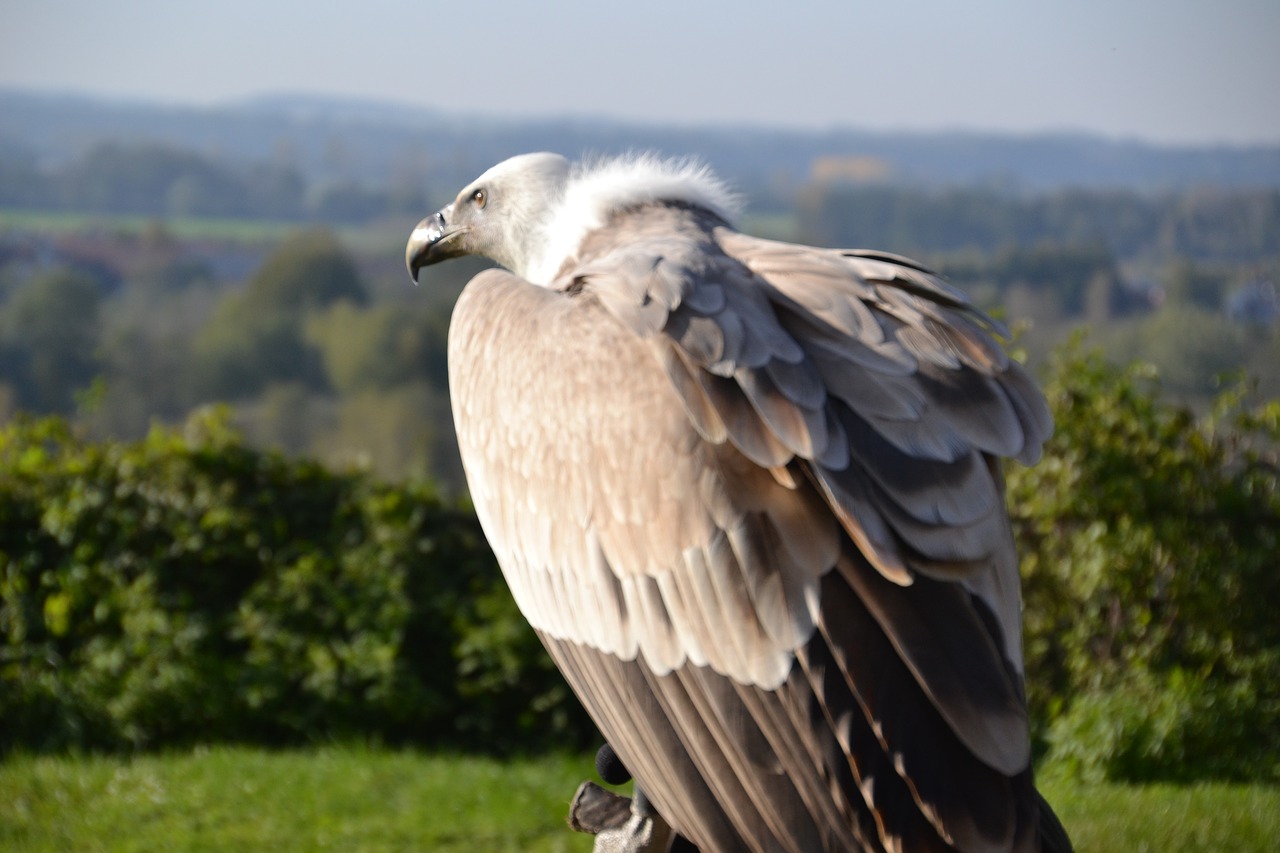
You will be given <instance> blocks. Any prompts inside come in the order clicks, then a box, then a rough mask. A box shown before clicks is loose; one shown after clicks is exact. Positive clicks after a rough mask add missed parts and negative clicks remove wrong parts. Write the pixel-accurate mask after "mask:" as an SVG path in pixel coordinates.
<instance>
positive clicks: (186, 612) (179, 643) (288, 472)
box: [0, 412, 591, 750]
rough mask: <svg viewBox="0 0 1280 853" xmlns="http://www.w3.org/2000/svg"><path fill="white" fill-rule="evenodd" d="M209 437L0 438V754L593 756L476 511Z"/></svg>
mask: <svg viewBox="0 0 1280 853" xmlns="http://www.w3.org/2000/svg"><path fill="white" fill-rule="evenodd" d="M225 424H226V419H225V417H224V416H222V415H219V414H216V413H210V412H206V413H204V414H202V415H200V416H198V417H197V418H196V419H194V420H193V421H192V422H191V423H189V424H188V425H187V427H186V428H185V430H183V431H181V432H173V431H165V430H156V431H154V432H153V433H152V434H151V435H150V436H149V437H148V438H147V439H146V440H144V441H141V442H137V443H105V444H95V443H90V442H86V441H83V440H81V439H80V438H78V437H77V436H76V435H75V433H74V432H73V431H72V430H71V429H70V428H69V427H68V425H67V424H66V423H65V422H64V421H61V420H57V419H46V420H38V421H18V422H16V423H13V424H10V425H9V426H8V427H6V428H5V429H4V430H3V431H0V631H2V632H3V639H4V642H3V645H2V646H0V750H7V749H12V748H15V747H21V748H24V749H59V748H66V747H80V748H120V747H152V746H160V745H169V744H175V743H183V742H193V741H244V742H257V743H272V744H274V743H289V742H297V741H300V740H305V739H316V738H329V737H344V736H353V735H354V736H361V737H373V738H379V739H383V740H386V741H388V742H413V743H420V744H428V745H434V746H446V747H456V748H473V747H483V748H487V749H507V748H513V747H519V748H537V747H538V746H542V745H549V744H553V743H555V744H564V743H565V742H566V741H568V742H571V743H577V742H582V741H583V740H584V739H586V738H587V737H589V735H590V731H591V730H590V727H589V725H588V724H587V723H586V721H585V718H584V717H583V716H582V714H581V713H580V712H578V711H577V710H576V705H575V704H574V703H573V702H572V700H571V697H570V696H569V693H568V691H567V689H566V688H565V687H564V685H563V682H561V680H560V678H559V676H558V675H557V674H556V673H555V672H554V670H553V668H552V667H551V665H550V664H549V663H548V662H547V661H546V658H545V656H543V655H541V654H540V647H539V645H538V642H537V640H536V638H535V637H534V636H533V634H532V632H531V631H530V630H529V629H528V628H527V627H526V626H525V625H524V623H523V620H521V619H520V618H519V615H518V614H517V613H516V611H515V606H514V604H513V603H512V602H511V600H510V596H509V595H508V594H507V593H506V589H505V586H504V585H503V583H502V581H501V577H500V575H499V573H498V570H497V567H496V564H495V563H494V561H493V558H492V555H491V554H490V552H489V550H488V548H487V546H486V545H485V543H484V540H483V536H482V534H481V532H480V530H479V527H478V525H477V523H476V521H475V517H474V515H473V514H471V513H470V512H469V511H466V510H464V509H460V508H457V507H452V506H448V505H446V504H445V503H443V502H442V501H441V500H440V499H439V498H438V497H437V495H436V494H435V493H434V492H433V490H432V489H431V488H430V487H428V486H426V485H423V484H409V485H405V486H390V485H385V484H380V483H376V482H374V481H372V480H371V479H370V478H369V477H367V476H365V475H362V474H356V473H342V474H338V473H332V472H330V471H327V470H325V469H323V468H321V467H320V466H318V465H316V464H314V463H312V462H307V461H293V460H289V459H286V458H284V457H282V456H280V455H278V454H275V453H263V452H259V451H256V450H252V449H250V448H248V447H246V446H244V445H243V444H242V443H241V442H240V440H239V439H238V438H237V437H236V436H235V435H233V434H232V433H231V432H230V431H229V430H228V429H227V427H226V425H225Z"/></svg>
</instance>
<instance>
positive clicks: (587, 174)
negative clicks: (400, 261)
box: [405, 153, 740, 285]
mask: <svg viewBox="0 0 1280 853" xmlns="http://www.w3.org/2000/svg"><path fill="white" fill-rule="evenodd" d="M661 201H674V202H682V203H685V204H690V205H694V206H697V207H700V208H702V209H704V210H707V211H710V212H712V213H715V214H716V215H717V216H719V217H720V218H721V219H723V220H725V221H726V222H730V221H732V219H733V216H734V214H735V213H736V212H737V209H738V207H739V204H740V200H739V199H738V197H737V196H736V195H735V194H734V193H733V192H732V191H730V190H729V189H728V188H727V187H726V186H725V185H724V183H722V182H721V181H720V180H719V179H718V178H716V176H715V175H713V174H712V173H711V171H710V170H709V169H708V168H707V167H706V166H703V165H702V164H700V163H699V162H697V161H696V160H689V159H676V160H665V159H662V158H660V157H657V156H654V155H652V154H630V155H626V156H623V157H616V158H611V159H601V160H596V161H593V162H590V163H580V164H570V162H569V161H568V160H566V159H565V158H564V157H561V156H560V155H559V154H547V153H540V154H521V155H520V156H518V157H512V158H511V159H509V160H504V161H503V162H501V163H499V164H498V165H496V166H494V167H493V168H492V169H490V170H489V171H487V172H485V173H484V174H483V175H481V176H480V177H478V178H476V179H475V180H474V181H472V182H471V183H470V184H468V185H467V186H466V188H465V189H463V190H462V192H460V193H458V197H457V198H455V199H454V200H453V203H452V204H450V205H448V206H446V207H444V208H443V209H441V210H440V211H439V212H438V213H435V214H433V215H431V216H428V217H427V218H426V219H424V220H422V221H421V222H419V223H418V226H417V227H416V228H414V229H413V234H412V235H410V237H409V245H408V246H407V247H406V249H405V263H406V264H407V265H408V267H409V274H410V275H411V276H413V280H414V281H417V280H418V271H419V270H421V269H422V268H423V267H425V266H429V265H431V264H434V263H438V262H440V261H443V260H447V259H449V258H456V257H459V256H460V255H480V256H482V257H486V258H489V259H490V260H494V261H497V262H498V263H500V264H502V265H503V266H504V267H506V268H507V269H509V270H511V271H512V272H513V273H515V274H516V275H519V276H521V277H523V278H525V279H527V280H528V281H530V282H532V283H534V284H543V285H545V284H549V283H550V282H551V280H552V279H553V278H554V277H555V275H556V273H557V271H558V270H560V269H561V268H562V266H563V264H564V263H565V261H567V260H569V259H570V258H572V257H573V256H574V255H575V253H576V251H577V249H578V246H579V244H580V243H581V241H582V238H583V237H584V236H585V235H586V234H587V233H588V232H590V231H591V230H592V229H593V228H597V227H599V226H600V225H602V224H603V223H604V222H605V221H606V220H607V219H608V217H609V215H610V214H611V213H612V212H614V211H617V210H621V209H624V208H627V207H632V206H636V205H642V204H645V203H648V202H661Z"/></svg>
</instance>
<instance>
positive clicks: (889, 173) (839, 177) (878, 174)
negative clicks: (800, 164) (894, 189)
mask: <svg viewBox="0 0 1280 853" xmlns="http://www.w3.org/2000/svg"><path fill="white" fill-rule="evenodd" d="M809 177H810V178H811V179H812V180H813V182H814V183H816V184H879V183H884V182H885V181H888V180H889V179H890V178H891V177H893V164H891V163H890V162H889V161H888V160H884V159H881V158H879V157H869V156H866V155H860V154H851V155H847V156H834V155H828V156H824V157H815V158H814V160H813V163H812V165H811V166H810V167H809Z"/></svg>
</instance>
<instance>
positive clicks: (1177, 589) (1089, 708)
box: [1008, 346, 1280, 782]
mask: <svg viewBox="0 0 1280 853" xmlns="http://www.w3.org/2000/svg"><path fill="white" fill-rule="evenodd" d="M1045 391H1046V394H1047V396H1048V399H1049V403H1050V406H1051V408H1052V409H1053V412H1054V417H1055V420H1056V431H1055V433H1054V436H1053V438H1052V439H1051V440H1050V442H1049V443H1048V445H1047V446H1046V448H1045V457H1044V459H1043V460H1042V461H1041V462H1040V464H1038V465H1036V466H1035V467H1033V468H1021V467H1017V466H1015V467H1013V468H1012V469H1011V470H1010V472H1009V478H1008V480H1009V507H1010V512H1011V515H1012V517H1013V521H1014V530H1015V534H1016V536H1017V539H1018V547H1019V553H1020V555H1021V558H1022V571H1023V576H1024V591H1025V605H1026V606H1025V621H1026V636H1025V647H1026V652H1027V672H1028V694H1029V700H1030V702H1031V711H1032V718H1033V719H1034V720H1036V721H1037V723H1038V726H1039V728H1038V731H1037V739H1038V741H1039V746H1040V747H1041V749H1042V750H1046V751H1047V756H1048V758H1049V760H1050V762H1051V763H1054V764H1057V765H1058V766H1059V768H1060V769H1065V770H1068V771H1071V772H1073V773H1076V774H1078V775H1081V776H1084V777H1086V778H1092V779H1101V778H1110V779H1115V780H1124V781H1147V780H1153V779H1180V780H1185V779H1191V778H1207V777H1214V778H1234V779H1261V780H1266V781H1273V782H1274V781H1280V726H1278V725H1277V721H1278V720H1280V610H1277V606H1278V602H1280V467H1278V466H1277V461H1278V459H1277V449H1278V448H1280V401H1270V402H1262V403H1254V404H1248V403H1247V399H1248V394H1247V393H1246V391H1247V388H1246V387H1245V386H1244V385H1243V384H1242V383H1229V384H1227V386H1226V387H1225V388H1224V390H1223V391H1222V393H1221V394H1220V395H1219V397H1218V399H1217V400H1216V401H1215V405H1214V409H1213V411H1212V412H1211V413H1210V414H1209V415H1207V416H1204V417H1199V416H1197V415H1196V414H1195V413H1193V412H1192V411H1190V410H1188V409H1186V408H1184V407H1181V406H1177V405H1173V404H1170V403H1169V402H1167V401H1166V400H1165V399H1164V398H1163V396H1162V395H1161V392H1160V386H1159V381H1158V377H1157V376H1156V375H1155V372H1154V371H1153V370H1152V369H1151V368H1149V367H1145V366H1142V365H1133V366H1130V367H1124V368H1122V367H1116V366H1114V365H1111V364H1108V363H1106V362H1105V361H1104V360H1103V359H1102V358H1101V357H1100V356H1099V355H1098V354H1096V353H1086V352H1083V351H1082V350H1081V349H1079V347H1078V346H1076V347H1069V348H1067V349H1066V350H1064V351H1063V352H1061V353H1059V354H1058V356H1057V358H1056V361H1055V362H1054V364H1053V365H1052V367H1051V369H1050V371H1049V379H1048V381H1047V382H1046V384H1045Z"/></svg>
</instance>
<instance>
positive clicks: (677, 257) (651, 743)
mask: <svg viewBox="0 0 1280 853" xmlns="http://www.w3.org/2000/svg"><path fill="white" fill-rule="evenodd" d="M733 205H734V199H733V197H732V195H731V194H729V193H727V192H726V191H725V190H724V188H723V186H722V185H720V184H719V183H718V182H716V181H715V180H714V178H713V177H711V176H710V175H709V173H707V172H706V171H705V170H702V169H699V168H696V167H693V166H690V165H688V164H674V165H671V164H666V163H663V162H662V161H659V160H656V159H653V158H641V159H638V160H636V159H633V160H629V161H614V162H607V163H604V164H597V165H596V166H595V167H572V166H570V164H568V163H567V162H566V161H564V160H563V159H562V158H559V157H558V156H556V155H547V154H538V155H525V156H523V157H520V158H514V159H513V160H510V161H506V162H505V163H502V164H499V165H498V166H496V167H494V169H491V170H490V171H489V172H487V173H485V175H482V176H481V177H480V178H479V179H477V180H476V181H475V182H473V183H472V184H471V185H469V186H468V187H467V188H466V189H464V190H463V191H462V192H461V193H460V194H459V196H458V198H457V200H455V202H454V203H453V204H451V205H450V206H448V207H446V208H445V209H444V210H442V211H441V212H440V213H439V214H436V215H435V216H434V217H429V218H428V219H426V220H424V221H423V223H422V224H421V225H420V226H419V227H418V229H417V230H416V231H415V232H414V236H413V238H412V239H411V241H410V245H409V247H408V251H407V259H408V261H409V265H410V269H411V271H412V273H413V274H414V276H415V278H416V276H417V272H418V268H419V267H421V266H424V265H426V264H429V263H434V262H436V261H438V260H442V259H444V258H447V257H453V256H456V255H459V254H481V255H486V256H488V257H492V258H494V259H496V260H498V261H499V262H500V263H502V264H504V265H505V266H506V267H507V268H508V269H507V270H489V271H486V272H483V273H481V274H479V275H478V276H476V277H475V278H474V279H473V280H472V282H471V283H470V284H469V285H468V286H467V288H466V290H465V291H464V293H463V294H462V296H461V298H460V299H459V301H458V304H457V307H456V309H455V311H454V316H453V321H452V326H451V329H450V337H449V362H450V383H451V395H452V400H453V406H454V415H455V424H456V427H457V433H458V442H459V447H460V449H461V451H462V456H463V462H464V465H465V468H466V472H467V479H468V483H469V486H470V489H471V494H472V498H473V500H474V502H475V506H476V510H477V512H478V514H479V516H480V520H481V522H482V524H483V526H484V529H485V532H486V535H487V536H488V538H489V541H490V544H491V545H492V547H493V549H494V552H495V553H496V554H497V556H498V559H499V562H500V563H501V565H502V568H503V572H504V574H505V575H506V578H507V580H508V583H509V584H510V586H511V589H512V592H513V594H514V595H515V598H516V601H517V603H518V604H519V606H520V609H521V611H522V612H523V613H524V614H525V616H526V617H527V618H528V619H529V621H530V623H531V624H532V625H533V627H534V628H535V629H536V630H537V631H538V633H539V636H540V637H541V638H542V639H543V642H544V644H545V645H546V646H547V649H548V651H549V652H550V654H551V655H552V657H553V658H554V659H555V661H556V663H557V665H558V666H559V667H560V668H561V670H562V671H563V672H564V674H565V677H566V679H567V680H568V681H569V683H570V685H571V686H572V687H573V689H574V690H575V692H576V693H577V695H578V696H579V698H580V699H581V700H582V701H583V703H584V704H585V705H586V707H587V709H588V711H589V712H590V713H591V714H592V716H593V718H594V719H595V720H596V722H597V724H598V725H599V727H600V729H601V731H602V733H603V734H604V735H605V736H606V738H607V739H608V740H609V742H610V743H611V744H612V745H613V746H614V748H615V749H616V750H617V752H618V753H619V755H620V756H621V758H622V760H623V761H624V762H625V763H626V765H627V766H628V768H630V770H631V771H632V772H633V773H634V775H635V777H636V779H637V783H638V784H639V785H640V786H642V787H643V789H644V791H645V793H646V794H647V795H648V796H649V798H650V799H651V800H652V801H653V802H654V803H655V804H656V806H657V808H658V810H659V811H660V812H661V813H662V815H663V816H664V817H665V818H666V819H667V821H668V822H670V824H671V825H672V826H673V827H674V828H675V829H676V830H678V831H679V832H680V833H681V834H683V835H685V836H687V837H688V838H690V839H691V840H693V841H694V842H695V843H697V844H698V845H699V846H700V847H702V848H703V849H705V850H738V849H746V850H760V851H764V850H789V851H796V852H797V853H800V851H810V850H851V849H869V850H880V849H890V850H892V849H904V850H916V849H924V850H928V849H945V848H946V847H947V846H948V845H952V846H955V847H959V848H961V849H975V850H978V849H982V850H1004V849H1019V850H1026V849H1039V847H1040V836H1041V835H1046V836H1047V834H1046V833H1045V832H1043V831H1038V829H1037V827H1038V825H1039V824H1040V822H1041V820H1042V817H1041V813H1042V811H1043V812H1044V813H1046V814H1048V812H1047V807H1042V805H1043V804H1042V802H1041V801H1039V800H1038V797H1037V795H1036V794H1035V791H1034V788H1033V787H1032V784H1031V774H1030V766H1029V762H1030V745H1029V737H1028V725H1027V718H1026V708H1025V701H1024V699H1023V696H1024V692H1023V685H1022V656H1021V628H1020V622H1021V615H1020V604H1019V592H1018V576H1017V562H1016V558H1015V555H1014V551H1013V541H1012V536H1011V533H1010V530H1009V524H1008V520H1007V517H1006V515H1005V512H1004V501H1003V492H1002V485H1001V478H1000V474H999V468H998V463H997V461H996V460H997V459H998V458H999V457H1005V456H1007V457H1015V458H1018V459H1021V460H1023V461H1024V462H1028V463H1029V462H1034V461H1035V460H1036V458H1037V457H1038V455H1039V452H1040V446H1041V444H1042V442H1043V441H1044V439H1045V438H1046V437H1047V436H1048V434H1049V431H1050V429H1051V423H1050V419H1049V415H1048V411H1047V409H1046V407H1045V404H1044V401H1043V399H1042V398H1041V396H1040V394H1039V393H1038V392H1037V391H1036V390H1035V388H1034V386H1033V384H1032V383H1031V381H1030V380H1029V379H1028V377H1027V376H1026V374H1025V373H1024V372H1023V370H1022V368H1021V367H1020V366H1019V365H1018V364H1017V363H1015V362H1012V361H1010V360H1009V359H1008V358H1007V357H1006V355H1005V354H1004V352H1003V350H1002V349H1001V348H1000V347H999V345H998V344H997V343H996V342H995V340H993V338H992V330H993V325H992V323H991V322H990V321H989V320H987V319H986V318H985V317H983V316H982V315H981V314H979V313H978V312H976V311H974V310H973V309H972V308H971V307H970V306H969V304H968V302H967V301H966V299H965V298H964V297H963V296H962V295H961V294H959V293H957V292H955V291H954V290H952V289H951V288H950V287H948V286H947V285H946V284H945V283H943V282H942V281H941V280H939V279H938V278H937V277H935V276H934V275H932V274H930V273H928V272H927V271H925V270H924V269H922V268H921V267H919V266H918V265H916V264H914V263H913V262H911V261H907V260H905V259H902V258H898V257H895V256H891V255H886V254H882V253H874V252H847V251H837V250H827V249H815V248H811V247H805V246H797V245H792V244H786V243H777V242H771V241H767V240H761V239H757V238H754V237H749V236H746V235H744V234H741V233H739V232H737V231H735V230H734V229H733V228H732V227H731V225H730V224H729V220H730V218H731V217H732V216H733V214H734V211H733ZM1045 820H1048V819H1047V818H1045ZM1049 823H1050V824H1052V823H1053V822H1052V821H1049Z"/></svg>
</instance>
